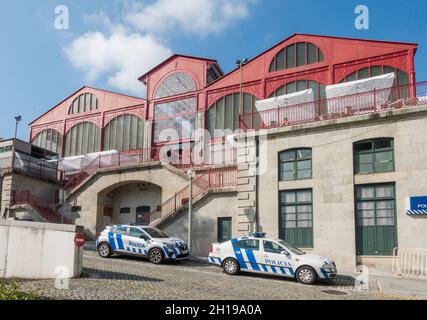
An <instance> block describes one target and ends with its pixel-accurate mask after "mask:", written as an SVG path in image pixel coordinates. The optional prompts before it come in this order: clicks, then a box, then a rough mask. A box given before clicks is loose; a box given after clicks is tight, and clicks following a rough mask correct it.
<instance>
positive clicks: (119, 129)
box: [103, 114, 144, 151]
mask: <svg viewBox="0 0 427 320" xmlns="http://www.w3.org/2000/svg"><path fill="white" fill-rule="evenodd" d="M143 139H144V122H143V121H142V120H141V119H140V118H138V117H137V116H134V115H129V114H125V115H121V116H118V117H117V118H114V119H113V120H111V121H110V122H109V123H108V124H107V126H106V127H105V128H104V146H103V148H104V150H118V151H128V150H140V149H142V148H143Z"/></svg>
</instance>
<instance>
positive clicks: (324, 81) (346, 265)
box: [13, 34, 427, 270]
mask: <svg viewBox="0 0 427 320" xmlns="http://www.w3.org/2000/svg"><path fill="white" fill-rule="evenodd" d="M417 47H418V46H417V44H415V43H405V42H393V41H378V40H364V39H351V38H342V37H331V36H320V35H308V34H294V35H292V36H290V37H288V38H286V39H284V40H283V41H281V42H280V43H278V44H276V45H275V46H273V47H272V48H269V49H267V50H266V51H264V52H262V53H260V54H259V55H258V56H256V57H254V58H252V59H250V60H249V61H240V63H239V65H238V66H237V67H236V68H235V69H234V70H232V71H230V72H228V73H227V74H224V72H223V71H222V69H221V67H220V65H219V64H218V62H217V61H216V60H212V59H206V58H200V57H193V56H187V55H179V54H176V55H173V56H171V57H170V58H168V59H167V60H165V61H164V62H162V63H161V64H159V65H157V66H156V67H154V68H153V69H151V70H150V71H148V72H147V73H145V74H144V75H142V76H141V77H140V78H139V81H141V82H142V83H141V95H142V92H143V89H144V85H143V84H145V86H146V89H147V90H146V91H147V93H146V98H144V99H143V98H138V97H132V96H129V95H124V94H119V93H114V92H110V91H106V90H100V89H95V88H91V87H83V88H81V89H79V90H78V91H76V92H75V93H73V94H71V95H70V96H69V97H67V98H65V99H64V100H63V101H62V102H60V103H59V104H57V105H56V106H54V107H53V108H52V109H50V110H48V111H47V112H46V113H44V114H43V115H41V116H40V117H38V118H37V119H36V120H34V121H33V122H31V123H30V124H29V128H30V142H32V143H33V144H34V145H36V146H37V147H39V148H42V149H47V150H49V151H51V152H50V153H52V152H53V153H57V154H59V155H60V156H61V157H62V158H65V159H62V160H64V161H68V160H67V159H71V160H70V161H74V162H73V163H76V162H79V161H83V160H82V159H81V158H86V160H85V161H87V163H85V164H84V166H81V167H80V168H79V170H77V171H73V172H71V173H69V174H65V175H62V177H64V176H65V177H66V178H65V181H61V183H62V184H61V185H62V186H64V189H65V191H66V196H65V202H66V203H67V205H68V208H69V209H70V210H69V212H67V213H66V217H67V218H68V219H69V220H70V221H72V222H74V223H77V224H80V225H84V226H85V229H86V231H87V233H88V235H89V236H94V235H96V233H97V232H100V231H101V230H102V229H103V228H104V227H105V225H107V224H111V223H112V224H128V223H129V222H131V223H137V224H150V225H152V226H155V227H159V228H162V229H163V230H165V231H167V232H168V233H170V234H172V235H174V236H177V237H180V238H183V239H186V236H187V233H186V223H187V222H186V221H187V220H186V219H185V215H186V214H187V212H188V211H187V208H188V203H189V200H190V199H189V198H190V197H189V194H190V193H189V186H188V176H187V174H186V169H188V168H189V167H190V165H194V166H195V170H196V176H195V181H194V189H193V193H192V196H193V199H194V207H193V208H194V214H193V217H194V226H197V227H194V232H195V234H194V238H193V243H192V249H193V250H194V252H196V253H197V254H200V255H206V254H207V252H208V250H209V245H210V243H212V242H216V241H219V242H221V241H224V240H226V239H229V238H230V237H232V236H233V237H235V236H241V235H247V234H249V233H251V232H253V231H262V232H266V233H267V234H268V236H269V237H275V238H281V239H284V240H286V241H288V242H290V243H292V244H294V245H296V246H298V247H303V248H305V249H307V250H314V251H316V252H318V253H320V254H323V255H324V256H327V257H331V258H333V259H336V261H337V263H338V264H339V265H340V266H342V268H343V269H346V270H354V266H355V265H356V262H357V263H362V264H365V263H367V264H370V263H372V264H373V265H375V264H377V263H378V264H380V265H384V263H383V262H384V261H385V262H386V263H385V264H386V265H390V263H389V262H390V261H391V260H390V257H391V256H392V255H393V250H394V248H396V247H406V248H421V249H423V250H427V247H426V245H425V244H426V243H427V239H426V233H425V228H426V227H427V224H426V222H427V220H425V219H423V217H421V218H418V219H414V217H413V216H410V215H411V214H412V213H413V212H414V210H410V209H408V208H407V207H406V206H407V203H409V202H407V200H408V199H410V198H411V197H413V196H423V195H425V192H426V190H427V186H426V184H425V181H427V180H426V177H427V164H426V162H425V161H424V160H423V159H424V158H425V157H424V156H425V146H427V137H426V136H425V134H423V131H422V130H424V129H423V128H425V126H426V121H427V117H426V114H427V83H425V82H421V83H420V82H418V83H417V82H416V77H415V76H416V73H415V66H414V57H415V54H416V51H417ZM391 73H393V74H394V75H393V78H389V79H390V82H389V85H390V86H391V87H390V86H389V87H387V88H380V89H378V90H377V87H375V89H374V90H371V91H364V92H357V93H355V94H348V95H342V96H341V95H339V96H335V97H332V98H331V95H330V88H331V87H330V85H334V84H341V83H346V82H352V83H351V84H349V85H346V84H342V85H339V86H338V87H340V88H341V87H346V86H349V87H350V86H353V85H354V81H356V80H364V81H359V82H357V83H361V82H369V81H372V79H369V80H368V78H373V77H375V78H376V79H377V78H387V77H389V76H390V74H391ZM382 75H384V77H380V76H382ZM365 79H366V81H365ZM374 80H375V79H374ZM375 81H376V80H375ZM393 81H394V82H393ZM307 89H311V90H307ZM303 91H309V92H310V94H313V96H312V97H311V100H310V102H308V103H305V104H304V105H303V106H300V105H286V106H276V105H274V106H273V107H274V108H271V109H264V110H261V108H260V105H262V104H263V103H266V102H265V101H262V102H259V103H256V102H257V101H260V100H265V99H268V98H272V97H278V98H277V99H271V101H278V100H280V99H285V98H283V97H284V96H289V95H288V94H291V95H290V96H295V95H298V94H301V93H302V92H303ZM293 93H295V95H292V94H293ZM279 97H280V98H279ZM269 101H270V100H269ZM257 108H258V109H257ZM289 110H294V111H292V112H294V114H298V117H294V118H292V117H290V116H288V115H286V112H289ZM288 114H289V113H288ZM284 115H285V116H284ZM198 129H206V132H209V133H210V135H207V134H206V132H205V131H204V134H205V135H204V136H202V137H199V136H196V135H193V133H194V132H195V131H196V130H198ZM236 129H243V130H247V129H266V130H259V131H257V130H255V131H256V134H258V137H260V135H261V133H260V132H263V134H264V133H265V136H266V137H267V139H266V140H267V144H268V148H266V149H267V150H264V151H265V152H264V151H262V152H261V151H260V149H259V144H258V142H259V140H258V141H257V142H256V143H254V144H253V145H256V147H254V146H253V145H252V147H251V146H250V144H247V149H248V150H241V149H239V147H234V148H231V149H230V152H229V153H226V154H225V156H224V157H223V158H222V160H223V162H222V163H219V164H218V163H212V162H210V161H207V158H208V157H207V155H209V154H210V155H212V154H215V155H216V154H217V150H218V149H219V148H220V147H222V146H223V145H226V144H227V142H228V141H229V137H230V134H228V133H224V131H223V130H228V132H230V130H231V131H234V130H236ZM251 132H253V131H251ZM199 141H203V145H207V146H208V147H209V148H210V149H209V151H208V152H209V153H207V152H206V151H205V149H204V150H201V151H200V152H195V153H197V154H201V155H202V158H203V159H202V162H201V163H195V162H194V159H193V163H190V162H186V163H181V162H180V163H173V165H172V166H171V165H169V164H165V163H164V162H162V161H159V158H160V157H159V153H161V152H162V150H163V149H164V148H161V147H163V146H167V147H171V148H172V147H173V148H176V150H178V154H179V160H181V159H184V158H185V157H184V156H183V155H184V154H185V152H187V151H188V150H190V151H191V149H192V148H193V150H194V149H195V150H197V145H198V142H199ZM251 148H252V149H251ZM253 148H258V149H257V150H253ZM423 148H424V149H423ZM100 152H101V153H100ZM250 154H252V155H254V154H256V155H257V156H259V155H260V154H261V155H264V154H265V155H267V156H266V159H265V163H266V165H265V168H266V170H265V172H264V173H263V174H256V173H255V172H256V170H257V167H256V166H257V163H254V160H250V159H249V158H250V157H249V156H248V157H247V158H245V159H244V160H241V158H242V157H245V156H246V155H250ZM80 155H85V157H79V156H80ZM193 155H194V152H193ZM255 162H256V161H255ZM40 172H43V171H40ZM411 177H419V178H416V179H415V178H414V179H412V178H411ZM16 188H17V189H16V190H15V197H14V198H13V199H14V203H15V204H26V203H27V202H29V200H28V199H38V198H37V197H32V196H31V194H30V193H31V192H35V193H36V192H37V191H38V190H35V189H34V190H32V191H28V190H25V189H28V187H27V186H24V185H21V186H17V187H16ZM367 194H368V195H372V197H371V198H369V199H366V198H364V196H365V195H367ZM376 195H383V196H384V197H380V196H379V197H376ZM39 196H41V195H40V194H39ZM289 199H291V200H292V201H290V200H289ZM298 199H300V200H301V201H297V200H298ZM288 200H289V201H288ZM30 202H31V201H30ZM30 204H31V203H30ZM47 206H48V205H46V206H45V207H47ZM57 208H60V206H57ZM299 208H302V209H304V212H297V211H298V210H299ZM357 208H362V209H363V208H365V209H366V208H368V209H366V210H365V209H363V210H362V209H360V210H359V209H357ZM302 209H301V210H302ZM289 210H290V211H292V210H293V211H295V212H296V213H295V212H293V213H292V212H288V211H289ZM415 211H416V210H415ZM411 212H412V213H411ZM426 213H427V212H426ZM372 214H374V215H375V214H377V215H378V217H377V218H372V217H370V216H369V215H372ZM367 216H368V217H367ZM295 217H296V218H295ZM375 219H376V220H375ZM421 239H423V240H421ZM369 259H370V260H369ZM381 259H382V260H381ZM356 260H357V261H356Z"/></svg>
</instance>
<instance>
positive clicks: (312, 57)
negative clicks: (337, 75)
mask: <svg viewBox="0 0 427 320" xmlns="http://www.w3.org/2000/svg"><path fill="white" fill-rule="evenodd" d="M316 49H317V48H316V46H315V45H314V44H311V43H308V44H307V51H308V56H307V63H308V64H312V63H315V62H316V58H317V57H316Z"/></svg>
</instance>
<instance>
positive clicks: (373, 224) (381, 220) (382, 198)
mask: <svg viewBox="0 0 427 320" xmlns="http://www.w3.org/2000/svg"><path fill="white" fill-rule="evenodd" d="M395 212H396V200H395V186H394V184H377V185H364V186H356V224H357V230H356V244H357V254H358V255H391V254H392V253H393V249H394V248H395V247H396V246H397V236H396V219H395Z"/></svg>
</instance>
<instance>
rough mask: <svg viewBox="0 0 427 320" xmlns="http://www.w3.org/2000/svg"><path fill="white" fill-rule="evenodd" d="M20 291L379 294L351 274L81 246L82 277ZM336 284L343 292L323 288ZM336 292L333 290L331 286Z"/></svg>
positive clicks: (219, 296) (61, 294) (76, 295)
mask: <svg viewBox="0 0 427 320" xmlns="http://www.w3.org/2000/svg"><path fill="white" fill-rule="evenodd" d="M20 283H21V285H22V289H23V290H24V291H33V292H35V293H37V294H39V295H41V296H44V297H49V298H55V299H83V300H90V299H113V300H116V299H131V300H133V299H138V300H141V299H147V300H149V299H165V300H170V299H184V300H191V299H209V300H224V299H225V300H226V299H236V300H247V299H253V300H263V299H310V300H311V299H382V298H383V297H382V296H381V295H379V294H378V293H377V292H375V291H368V292H367V291H364V292H361V291H357V290H355V289H354V286H353V281H352V280H350V279H349V278H338V279H337V280H336V281H335V282H334V283H329V284H318V285H314V286H304V285H301V284H298V283H296V282H295V281H293V280H289V279H284V278H276V277H269V276H258V275H247V274H244V275H239V276H234V277H233V276H228V275H226V274H224V273H223V272H222V270H221V269H220V268H218V267H215V266H211V265H208V264H206V263H202V262H198V261H194V260H186V261H179V262H175V263H170V264H165V265H160V266H156V265H152V264H150V263H149V262H147V261H146V260H143V259H137V258H131V257H119V256H113V257H112V258H111V259H102V258H100V257H99V256H98V254H97V253H96V252H94V251H85V252H84V262H83V277H82V278H80V279H72V280H70V281H69V289H68V290H57V289H55V285H54V283H55V281H54V280H36V281H33V280H31V281H24V280H23V281H20ZM325 290H334V291H338V293H341V295H335V294H327V293H324V292H323V291H325ZM335 293H337V292H335Z"/></svg>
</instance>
